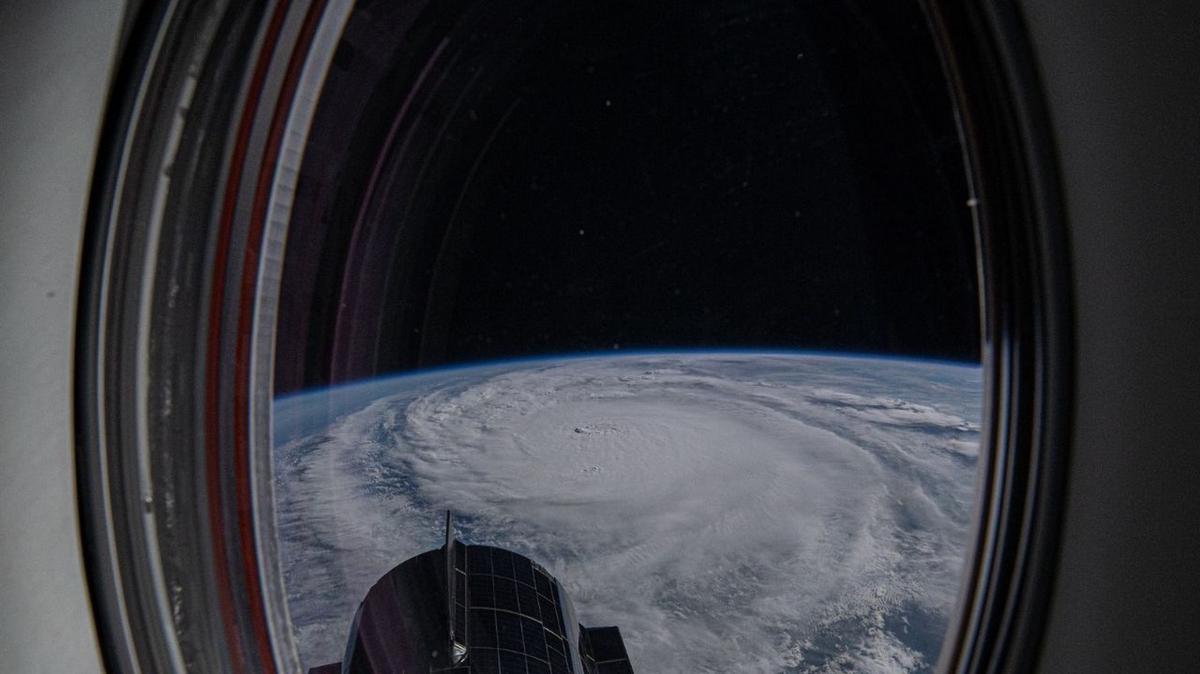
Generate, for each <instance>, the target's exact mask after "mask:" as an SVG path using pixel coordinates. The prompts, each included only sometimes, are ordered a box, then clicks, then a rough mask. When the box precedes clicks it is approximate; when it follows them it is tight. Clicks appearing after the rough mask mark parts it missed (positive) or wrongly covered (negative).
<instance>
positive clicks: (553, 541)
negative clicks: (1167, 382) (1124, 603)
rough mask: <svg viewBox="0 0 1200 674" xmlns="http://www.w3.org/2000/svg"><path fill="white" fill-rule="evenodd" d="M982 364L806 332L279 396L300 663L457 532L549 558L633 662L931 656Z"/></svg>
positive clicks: (282, 532)
mask: <svg viewBox="0 0 1200 674" xmlns="http://www.w3.org/2000/svg"><path fill="white" fill-rule="evenodd" d="M981 377H982V373H981V370H980V368H979V367H978V366H974V365H961V364H948V363H938V362H930V361H923V360H916V359H883V358H868V357H859V356H843V355H818V354H807V353H767V352H740V353H724V352H715V353H702V352H679V353H651V354H632V355H605V356H601V355H594V354H593V355H585V356H577V357H559V358H543V359H538V360H531V361H510V362H502V363H491V364H486V365H481V366H475V367H459V368H454V369H446V370H437V371H432V372H425V373H418V374H410V375H404V376H398V377H392V378H386V379H379V380H373V381H369V382H362V383H358V384H353V385H349V386H341V387H336V388H330V389H322V390H316V391H309V392H305V393H302V394H299V395H292V396H288V397H285V398H281V399H279V400H277V401H276V404H275V415H274V416H275V430H274V435H275V446H274V461H273V462H274V470H275V476H274V484H275V499H276V517H277V525H278V532H279V537H280V552H281V560H282V562H281V563H282V569H281V570H282V572H283V578H284V583H285V586H286V588H287V592H288V597H289V603H288V609H289V613H290V617H291V621H292V624H293V627H294V632H295V635H294V636H295V640H296V643H297V644H298V647H299V649H300V655H301V659H302V661H303V662H304V664H305V666H313V665H317V664H321V663H323V662H329V661H335V660H337V659H339V658H340V654H341V651H342V650H343V648H344V643H345V639H346V635H347V633H348V630H349V621H350V619H351V617H352V616H353V614H354V610H355V608H356V607H357V602H358V601H359V600H360V599H361V598H362V596H363V594H364V593H365V592H366V590H367V588H369V587H370V585H371V584H372V583H374V581H375V580H376V579H377V578H378V577H379V576H381V575H382V574H383V573H385V572H386V571H387V570H388V569H390V568H391V567H392V566H394V565H396V564H398V563H399V562H401V561H403V560H404V559H406V558H408V557H410V556H412V555H415V554H418V553H420V552H422V551H424V550H428V549H431V548H434V547H437V546H438V545H440V543H441V539H440V537H441V535H442V532H441V530H440V529H439V527H440V526H441V520H440V518H439V513H441V512H442V511H445V510H449V511H451V512H452V513H454V517H455V521H456V526H457V533H458V536H459V538H460V539H461V540H463V541H465V542H468V543H472V544H487V545H496V546H501V547H506V548H508V549H511V550H513V551H515V552H518V553H520V554H523V555H526V556H528V557H530V558H532V559H534V560H536V561H537V562H539V563H540V564H542V565H543V566H544V567H545V568H546V569H547V570H549V571H550V572H551V573H552V574H554V575H555V576H556V577H557V578H558V579H559V580H560V581H561V582H562V583H563V585H564V587H565V588H566V589H567V591H568V593H569V594H570V596H571V597H572V599H573V601H574V604H575V609H576V612H577V614H578V617H579V619H580V621H581V622H583V623H584V624H589V625H590V624H617V625H619V626H620V628H621V632H622V634H623V635H624V638H625V643H626V646H627V647H628V649H629V653H630V658H631V661H632V662H633V665H634V668H635V669H637V670H638V671H639V672H764V673H765V672H812V673H816V672H829V673H835V672H880V673H884V672H919V671H930V670H931V669H932V668H933V666H934V664H935V663H936V657H937V653H938V650H939V648H940V644H941V640H942V636H943V634H944V632H945V629H946V626H947V624H948V621H949V619H950V616H951V614H952V612H953V609H954V603H955V599H956V596H957V594H958V589H959V578H960V575H961V570H962V566H963V563H964V557H965V554H966V549H967V544H968V533H969V530H970V522H971V517H972V511H971V508H972V504H973V498H974V490H975V472H976V471H975V468H976V462H977V456H978V446H979V434H980V428H979V424H980V406H981V399H980V396H981V390H982V382H981Z"/></svg>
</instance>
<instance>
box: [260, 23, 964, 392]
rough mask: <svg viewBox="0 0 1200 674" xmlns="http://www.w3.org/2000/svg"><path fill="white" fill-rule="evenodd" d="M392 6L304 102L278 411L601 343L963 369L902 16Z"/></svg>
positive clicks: (937, 150)
mask: <svg viewBox="0 0 1200 674" xmlns="http://www.w3.org/2000/svg"><path fill="white" fill-rule="evenodd" d="M394 4H395V3H377V4H374V5H372V4H370V3H367V4H365V5H362V6H360V8H359V9H358V10H356V14H355V15H354V17H353V18H352V19H351V23H350V25H349V27H348V29H347V32H346V38H345V42H344V44H343V47H342V49H341V50H340V51H339V55H338V56H339V57H338V59H337V61H335V65H334V68H333V71H332V72H331V74H330V78H329V84H328V87H327V98H326V100H325V101H324V102H323V103H322V104H321V107H320V108H319V109H318V117H317V120H316V122H315V123H314V131H313V140H312V141H310V146H309V149H308V151H307V154H306V160H305V171H304V172H303V174H302V176H301V191H300V195H299V197H298V199H297V208H296V211H295V214H294V221H293V225H292V230H291V232H290V233H289V241H288V250H287V261H286V266H285V277H284V284H283V288H284V296H283V298H282V302H281V314H280V323H281V325H280V338H279V344H278V349H277V353H278V361H277V368H276V369H277V381H276V390H277V391H279V392H281V393H282V392H286V391H289V390H293V389H297V388H301V387H307V386H315V385H322V384H326V383H330V382H332V381H342V380H350V379H357V378H362V377H367V376H372V375H375V374H379V373H383V372H390V371H397V370H404V369H410V368H414V367H426V366H433V365H439V364H443V363H453V362H464V361H471V360H478V359H493V358H499V357H509V356H523V355H534V354H541V353H555V352H572V351H591V350H596V349H604V350H611V349H613V348H620V349H646V348H670V347H681V346H684V347H784V348H817V349H827V350H847V351H856V352H880V353H891V354H911V355H920V356H929V357H937V358H949V359H959V360H977V359H978V355H979V348H980V344H979V313H978V293H977V287H976V267H975V253H974V239H973V233H972V232H973V230H972V224H971V220H970V213H969V209H968V208H967V206H966V201H967V197H968V193H967V187H966V180H965V177H964V175H963V169H962V160H961V150H960V145H959V142H958V138H957V135H956V129H955V126H954V118H953V112H952V109H951V107H950V102H949V97H948V94H947V92H946V86H945V84H944V81H943V78H942V74H941V70H940V66H939V63H938V60H937V55H936V52H935V51H934V48H933V44H932V41H931V38H930V36H929V34H928V30H927V28H926V25H925V23H924V18H923V17H922V15H921V14H920V12H919V10H918V9H917V7H916V5H915V3H914V4H908V3H872V5H871V6H870V7H869V8H868V7H866V6H856V5H855V4H853V3H803V4H802V3H794V2H772V1H760V2H749V1H747V2H733V3H731V2H708V3H694V2H686V3H685V2H647V1H642V2H627V3H622V2H616V3H613V2H605V3H545V2H505V3H501V2H460V3H436V5H435V8H431V9H426V10H424V11H423V12H415V11H411V10H406V11H401V10H398V9H394V8H393V7H392V5H394ZM563 4H566V5H570V7H563V6H561V5H563ZM876 5H879V6H876ZM882 5H888V6H887V7H883V6H882ZM438 45H441V47H439V46H438ZM431 55H432V58H431ZM427 64H429V65H427ZM401 111H403V114H402V115H401V114H399V113H400V112H401ZM397 120H398V121H397ZM393 123H395V130H394V131H395V132H394V133H393V134H392V135H393V140H392V142H391V143H390V144H389V143H387V142H386V140H385V139H386V138H387V137H388V135H389V131H392V130H393V129H392V127H393ZM377 162H379V164H380V169H379V177H378V180H377V181H376V182H375V183H372V181H371V177H370V176H371V174H372V173H373V171H374V168H375V165H376V163H377ZM372 185H373V187H372Z"/></svg>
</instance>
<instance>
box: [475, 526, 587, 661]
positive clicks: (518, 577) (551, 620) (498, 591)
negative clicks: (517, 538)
mask: <svg viewBox="0 0 1200 674" xmlns="http://www.w3.org/2000/svg"><path fill="white" fill-rule="evenodd" d="M458 547H459V548H466V560H467V569H468V581H467V597H468V601H469V602H470V607H469V612H470V624H469V625H468V627H467V639H468V643H469V650H468V657H467V661H468V662H469V663H470V664H471V671H472V672H486V673H488V674H492V673H494V672H499V673H500V674H510V673H514V672H515V673H517V674H575V670H574V669H573V668H572V667H571V664H570V663H571V656H570V650H569V647H568V643H569V642H568V639H569V638H570V637H569V634H570V632H569V631H568V630H567V629H566V624H565V622H564V619H563V610H562V605H561V602H560V601H559V596H560V594H559V592H560V591H559V587H558V583H557V582H556V581H555V580H554V579H553V578H552V577H551V576H550V575H549V574H547V573H546V572H545V571H544V570H543V569H542V568H541V567H538V566H536V565H534V564H533V563H532V562H531V561H530V560H529V559H528V558H526V557H523V556H521V555H514V554H513V553H511V552H509V551H508V550H503V549H500V548H493V547H489V546H483V545H471V546H458Z"/></svg>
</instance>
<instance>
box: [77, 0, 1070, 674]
mask: <svg viewBox="0 0 1200 674" xmlns="http://www.w3.org/2000/svg"><path fill="white" fill-rule="evenodd" d="M973 11H975V10H968V9H960V8H950V7H945V6H943V3H939V2H917V1H916V0H913V1H907V0H906V1H899V2H888V3H859V2H853V1H849V0H848V1H846V2H832V3H794V2H784V1H781V0H739V1H738V2H733V3H730V2H724V1H717V0H711V1H709V0H705V1H703V2H699V3H696V2H692V1H690V0H689V1H688V2H684V1H682V0H659V1H655V2H566V3H564V2H548V1H544V0H518V1H511V0H503V1H501V0H455V1H453V2H407V3H395V2H381V1H369V0H362V1H360V2H351V1H350V0H323V1H316V2H303V1H297V2H291V3H287V2H281V3H227V2H220V1H218V0H213V1H212V2H196V3H178V4H170V3H161V4H160V3H144V5H139V9H138V10H137V11H135V12H134V13H133V15H132V16H131V20H130V23H129V26H128V30H127V33H126V37H125V39H126V47H125V54H126V55H125V56H124V57H123V59H122V62H121V65H120V68H119V72H118V74H117V77H116V80H115V81H116V82H117V85H116V87H115V88H114V94H113V99H112V100H113V103H112V106H111V109H110V112H109V119H108V121H107V122H106V131H105V136H104V140H103V142H102V152H101V153H100V160H99V163H98V168H97V174H96V175H97V178H96V185H95V188H94V190H93V198H92V204H91V205H90V207H89V208H90V215H89V234H88V242H87V245H86V246H85V248H86V250H85V253H84V274H83V276H84V281H83V283H82V286H81V298H82V300H81V308H80V325H81V329H80V334H79V346H78V350H79V351H78V363H79V364H78V384H77V390H78V393H77V398H78V399H77V408H78V410H77V411H78V421H77V426H78V429H77V431H78V432H77V435H78V437H79V442H80V447H79V457H80V465H81V469H80V497H81V514H82V516H83V520H84V526H83V534H84V539H85V549H86V551H87V554H88V569H89V571H88V573H89V585H90V588H91V591H92V593H93V598H94V603H95V605H96V606H97V616H98V617H97V624H98V630H99V633H100V635H101V640H102V641H103V642H104V643H105V644H106V646H105V658H106V663H107V664H108V665H109V666H110V667H111V668H112V669H114V670H119V671H125V670H129V671H136V670H138V669H141V670H144V671H183V670H184V669H188V668H190V669H193V670H196V671H227V670H234V671H241V670H260V669H261V670H263V671H306V672H307V671H312V672H322V673H323V672H327V671H337V670H339V669H340V667H341V665H339V664H338V663H339V662H341V663H342V664H344V665H345V666H346V667H350V668H353V667H356V666H358V665H357V664H354V663H358V662H361V661H363V659H364V658H365V659H366V660H371V659H372V658H374V657H378V658H384V656H383V655H379V654H378V653H377V652H376V651H373V650H372V649H373V648H374V646H370V644H372V643H375V644H378V643H381V642H378V641H377V640H374V636H373V635H377V634H381V633H386V634H390V635H393V636H395V643H396V644H401V645H406V651H405V652H408V653H410V654H414V653H415V654H420V656H419V657H421V658H432V660H429V661H428V662H426V661H420V662H416V661H413V662H409V663H408V664H407V665H406V666H408V667H409V668H410V669H411V668H415V669H418V670H425V669H428V668H430V667H434V668H445V669H446V671H450V668H452V667H458V666H460V665H463V666H470V667H473V668H474V669H473V670H472V671H495V669H496V668H499V667H501V666H502V665H501V664H497V663H505V662H507V663H509V665H511V666H512V667H515V668H517V669H520V668H522V667H523V668H524V670H523V671H526V672H534V671H551V672H559V671H571V672H584V671H586V672H592V671H594V670H596V669H599V670H600V671H609V670H611V671H630V670H631V669H636V670H640V671H687V672H693V671H743V670H747V669H752V670H755V671H780V672H816V671H840V670H839V668H841V669H856V670H859V669H861V670H870V669H873V668H884V669H889V670H900V671H906V672H924V671H933V670H935V669H936V668H937V667H938V666H939V665H938V663H939V658H942V659H945V658H954V659H955V660H956V661H959V660H963V659H964V658H965V659H970V658H973V657H977V652H976V651H972V650H971V648H969V647H966V646H964V644H970V643H974V641H975V639H974V637H973V636H971V635H972V634H975V633H985V632H986V633H992V632H995V631H997V629H993V627H991V626H989V625H991V623H986V621H987V620H989V619H990V618H989V617H988V616H991V615H992V614H993V613H994V614H995V615H1002V614H1003V615H1011V614H1012V612H1011V611H1004V610H1001V609H1002V608H1003V606H1004V604H1003V602H990V603H987V604H986V607H984V608H979V605H976V604H972V603H971V602H976V601H983V599H980V598H986V597H990V596H993V595H991V594H988V593H989V592H992V591H996V592H998V593H999V594H998V595H995V596H1010V595H1009V594H1005V593H1004V592H1001V590H1003V589H1004V587H1005V586H1003V585H1002V584H1001V580H1002V579H1003V578H1015V577H1018V576H1020V577H1025V576H1021V574H1020V573H1019V572H1020V571H1022V569H1025V568H1031V567H1023V566H1021V564H1024V563H1026V560H1023V559H1021V558H1019V557H1013V556H1011V555H1009V556H1005V555H1000V556H999V557H998V558H993V557H989V555H991V554H992V553H991V552H989V551H995V550H1000V551H1005V550H1010V549H1011V550H1018V549H1020V550H1025V549H1027V548H1026V547H1021V546H1020V545H1016V544H1011V543H1012V541H1019V539H1020V536H1021V535H1023V534H1021V533H1020V530H1019V529H1011V528H1010V529H1005V528H1004V527H1002V526H1001V524H1003V522H1001V520H1003V521H1004V522H1009V519H1005V518H1010V519H1011V522H1036V521H1037V519H1036V517H1025V516H1024V515H1023V513H1024V512H1025V511H1023V510H1022V508H1025V507H1027V506H1028V507H1033V506H1034V505H1040V503H1041V502H1039V501H1037V499H1032V498H1031V499H1028V500H1024V501H1022V500H1019V499H1015V500H1014V498H1011V497H1012V495H1013V494H1038V493H1041V492H1038V491H1037V490H1035V489H1033V488H1032V487H1030V488H1028V489H1027V488H1026V487H1028V486H1029V485H1030V483H1029V482H1022V480H1025V479H1033V478H1038V479H1040V478H1041V476H1044V475H1049V474H1050V472H1051V471H1050V470H1049V468H1047V466H1049V465H1050V464H1049V463H1047V461H1045V460H1044V457H1042V456H1041V455H1038V454H1036V452H1035V451H1033V450H1031V449H1030V448H1031V447H1033V448H1034V449H1036V448H1037V447H1042V446H1043V445H1044V444H1045V442H1046V437H1045V434H1046V433H1048V432H1049V431H1048V430H1047V429H1051V430H1052V426H1053V425H1052V424H1050V425H1047V424H1046V423H1043V422H1044V418H1043V416H1041V415H1042V413H1043V411H1044V410H1043V407H1039V405H1043V403H1044V402H1045V400H1048V399H1051V398H1053V396H1052V395H1050V394H1052V393H1053V391H1054V388H1053V386H1048V385H1046V382H1047V381H1048V379H1047V378H1048V377H1050V376H1051V375H1052V374H1053V373H1055V372H1058V371H1059V370H1058V369H1056V367H1055V363H1054V362H1052V361H1051V360H1046V359H1043V356H1044V351H1043V350H1041V349H1042V347H1041V345H1042V342H1041V341H1038V340H1046V339H1049V338H1048V337H1047V335H1050V336H1053V335H1056V334H1059V333H1058V332H1056V331H1055V329H1054V328H1055V324H1054V323H1053V321H1051V320H1050V319H1049V318H1048V315H1049V314H1046V313H1038V312H1041V311H1042V310H1043V309H1044V308H1046V307H1059V308H1061V307H1060V306H1059V305H1053V303H1049V302H1047V301H1045V299H1044V298H1045V295H1046V292H1047V291H1046V287H1048V285H1052V283H1051V281H1052V280H1053V279H1052V275H1051V274H1049V273H1048V272H1046V271H1045V270H1046V269H1047V268H1048V267H1046V266H1039V265H1040V264H1041V261H1042V260H1043V258H1040V257H1038V256H1037V255H1034V254H1032V253H1031V252H1030V250H1027V247H1030V246H1034V244H1035V243H1036V242H1039V241H1041V240H1042V239H1039V238H1038V237H1037V236H1034V235H1032V234H1031V233H1030V230H1029V228H1030V227H1033V226H1034V225H1037V224H1038V223H1040V222H1041V221H1040V220H1039V219H1038V218H1039V217H1040V216H1039V214H1045V213H1048V212H1051V210H1052V209H1048V208H1043V207H1042V206H1040V205H1039V203H1040V202H1038V201H1037V197H1036V195H1039V194H1040V195H1045V194H1049V193H1050V192H1049V191H1047V190H1041V191H1033V192H1029V191H1024V190H1026V187H1025V186H1026V185H1028V184H1029V181H1027V180H1026V177H1027V175H1026V173H1025V171H1026V169H1027V168H1028V166H1027V165H1026V164H1024V163H1022V162H1023V161H1024V160H1025V159H1029V158H1034V159H1036V156H1035V155H1036V153H1035V152H1033V151H1031V154H1026V155H1022V154H1020V152H1018V150H1019V149H1021V148H1028V147H1032V148H1037V147H1042V146H1043V145H1039V144H1037V143H1030V144H1024V145H1023V144H1022V142H1023V141H1022V138H1023V137H1020V138H1015V139H1014V137H1013V136H1012V134H1018V135H1019V134H1020V133H1023V129H1025V128H1026V127H1025V126H1022V124H1021V123H1020V120H1021V119H1024V118H1022V117H1020V115H1019V114H1018V113H1022V111H1023V110H1025V109H1024V108H1020V109H1018V108H1019V106H1018V107H1014V106H1012V105H1010V104H1009V102H1010V101H1015V100H1022V99H1019V98H1014V97H1012V96H1010V94H1011V91H1010V90H1008V89H1004V87H1005V86H1007V85H1006V84H1004V83H1005V82H1007V81H1008V80H1007V79H1005V78H1007V77H1009V74H1010V73H1011V72H1013V71H1014V68H1007V69H1006V67H1004V62H1003V59H1002V58H1001V57H1000V56H996V54H995V53H993V51H989V50H990V49H992V46H994V44H993V43H992V42H989V41H988V39H984V38H981V37H980V36H979V35H978V34H977V31H978V30H979V29H980V26H986V25H990V24H989V23H988V22H989V21H991V20H992V19H993V18H994V17H990V16H988V17H980V16H976V15H973V14H971V12H973ZM971 75H975V76H971ZM1026 112H1027V111H1026ZM1008 115H1013V116H1012V117H1009V116H1008ZM1014 120H1015V121H1014ZM1006 134H1007V135H1006ZM1031 194H1033V196H1031ZM1039 245H1040V244H1039ZM1034 252H1037V251H1034ZM1018 346H1019V347H1020V348H1017V347H1018ZM1038 433H1041V434H1042V435H1037V434H1038ZM1038 443H1041V444H1038ZM1030 476H1033V477H1032V478H1030ZM999 503H1004V504H1007V505H1005V506H1004V507H1002V508H1001V507H999V506H998V505H997V504H999ZM1014 503H1015V504H1016V505H1012V504H1014ZM447 512H449V513H450V516H449V517H448V518H446V519H443V518H444V517H445V516H446V513H447ZM997 518H999V519H997ZM1002 531H1003V532H1009V533H1010V534H1011V535H1010V536H1009V539H1005V540H1004V541H999V542H997V541H998V540H999V539H997V538H996V536H998V535H999V534H998V533H997V532H1002ZM1011 532H1017V533H1011ZM1006 535H1009V534H1006ZM1010 539H1011V540H1010ZM1010 544H1011V545H1010ZM451 552H452V554H451ZM997 554H998V553H997ZM989 570H990V571H989ZM381 588H382V589H381ZM965 588H969V590H968V589H965ZM383 590H387V591H388V592H392V594H391V595H388V594H387V593H386V592H384V593H383V594H380V592H382V591H383ZM387 596H391V597H392V598H393V599H392V600H385V599H380V597H387ZM1011 596H1017V594H1012V595H1011ZM389 601H391V603H389ZM993 606H995V607H999V608H994V609H993V608H987V607H993ZM981 621H982V622H981ZM374 630H383V632H376V631H374ZM396 635H399V636H396ZM389 639H390V638H389ZM389 639H384V640H383V642H386V643H392V642H391V640H389ZM411 644H416V645H417V646H419V647H417V646H414V647H413V648H407V645H411ZM944 644H945V645H946V647H944V646H943V645H944ZM373 653H374V654H375V655H372V654H373ZM947 654H949V655H947ZM387 657H390V656H387ZM413 657H417V656H413ZM978 657H983V656H978ZM438 658H443V659H444V660H438ZM449 658H453V662H451V661H450V660H449ZM460 658H465V659H462V660H461V661H460ZM343 661H344V662H343ZM489 663H490V664H489ZM485 665H486V666H485ZM509 665H504V666H505V667H507V666H509ZM327 666H328V667H327ZM488 667H492V668H493V669H488ZM606 668H607V669H606Z"/></svg>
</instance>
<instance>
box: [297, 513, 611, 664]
mask: <svg viewBox="0 0 1200 674" xmlns="http://www.w3.org/2000/svg"><path fill="white" fill-rule="evenodd" d="M449 531H450V528H449V521H448V524H447V532H448V533H447V541H446V545H445V546H444V547H442V548H438V549H435V550H430V551H428V552H425V553H422V554H420V555H417V556H416V557H413V558H411V559H409V560H407V561H405V562H403V563H402V564H400V565H398V566H396V567H395V568H393V569H392V570H391V571H389V572H388V573H387V574H385V575H384V576H383V577H382V578H380V579H379V581H378V582H377V583H376V584H375V585H374V586H372V588H371V590H370V591H369V592H368V593H367V596H366V598H364V599H363V602H362V604H360V606H359V609H358V612H357V613H356V615H355V619H354V622H353V624H352V628H351V634H350V641H349V643H348V648H347V651H346V654H347V658H348V659H347V661H346V662H345V671H349V672H352V673H353V674H376V673H379V674H382V673H383V672H397V671H425V672H437V673H438V674H633V669H632V667H631V666H630V664H629V658H628V655H626V653H625V644H624V642H623V641H622V639H621V633H620V631H619V630H618V629H617V628H616V627H599V628H594V629H588V628H585V627H583V626H582V625H579V624H578V623H576V622H575V621H574V611H573V610H572V609H571V607H570V602H569V601H568V600H567V598H566V594H565V593H564V591H563V589H562V587H561V586H560V585H559V583H558V581H556V580H555V579H554V577H553V576H551V575H550V574H549V573H547V572H546V570H545V569H543V568H542V567H541V566H539V565H537V564H536V563H534V562H533V561H531V560H530V559H529V558H527V557H524V556H522V555H518V554H515V553H512V552H509V551H508V550H504V549H501V548H495V547H491V546H486V545H464V544H462V543H459V542H458V541H456V540H454V539H453V538H452V537H450V535H449ZM447 553H449V556H447ZM340 669H341V667H340V666H339V665H338V663H333V664H330V665H325V666H322V667H315V668H312V669H310V670H309V671H310V674H312V673H313V672H320V673H321V674H324V672H326V671H330V672H332V671H338V670H340Z"/></svg>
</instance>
